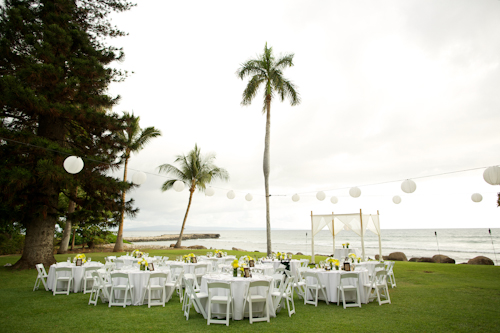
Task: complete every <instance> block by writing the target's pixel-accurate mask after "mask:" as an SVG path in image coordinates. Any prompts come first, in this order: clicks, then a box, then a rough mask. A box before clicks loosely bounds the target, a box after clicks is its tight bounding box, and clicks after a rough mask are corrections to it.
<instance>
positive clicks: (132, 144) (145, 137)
mask: <svg viewBox="0 0 500 333" xmlns="http://www.w3.org/2000/svg"><path fill="white" fill-rule="evenodd" d="M122 119H123V121H125V122H126V123H127V128H126V130H125V131H123V132H121V133H120V134H119V135H120V136H121V138H122V139H123V141H124V142H126V143H125V147H126V148H125V153H124V154H123V156H122V159H124V160H125V168H124V170H123V181H124V182H126V181H127V167H128V160H129V159H130V154H131V153H137V152H138V151H140V150H142V149H144V146H146V144H148V143H149V142H150V141H151V139H153V138H156V137H158V136H161V132H160V130H158V129H156V128H154V127H153V126H151V127H147V128H145V129H141V128H140V127H139V120H140V117H136V116H134V113H128V112H124V113H123V118H122ZM124 216H125V191H123V192H122V211H121V216H120V225H119V227H118V234H117V236H116V243H115V247H114V249H113V252H122V251H123V218H124Z"/></svg>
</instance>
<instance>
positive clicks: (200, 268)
mask: <svg viewBox="0 0 500 333" xmlns="http://www.w3.org/2000/svg"><path fill="white" fill-rule="evenodd" d="M207 268H208V264H197V265H196V266H194V273H195V274H196V275H199V274H205V273H206V272H207Z"/></svg>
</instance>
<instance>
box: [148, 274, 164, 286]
mask: <svg viewBox="0 0 500 333" xmlns="http://www.w3.org/2000/svg"><path fill="white" fill-rule="evenodd" d="M153 279H159V281H158V285H160V286H164V285H166V284H167V280H168V273H167V272H155V273H151V274H149V280H148V285H149V286H151V284H152V280H153Z"/></svg>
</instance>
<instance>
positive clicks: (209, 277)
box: [200, 274, 276, 320]
mask: <svg viewBox="0 0 500 333" xmlns="http://www.w3.org/2000/svg"><path fill="white" fill-rule="evenodd" d="M262 280H266V281H272V278H271V277H269V276H263V275H257V274H254V275H253V277H251V278H243V277H233V276H232V275H229V274H206V275H205V276H203V277H202V278H201V286H200V289H201V291H202V292H205V293H207V294H208V288H207V283H211V282H229V283H231V292H232V294H233V302H234V313H233V319H234V320H242V319H243V318H244V317H245V312H248V306H247V307H245V309H244V308H243V305H244V304H245V302H244V297H245V295H244V294H245V291H246V290H247V288H248V285H249V284H250V282H251V281H262ZM253 290H254V291H255V288H254V289H253ZM220 292H224V291H223V290H220ZM257 293H258V294H259V295H264V294H265V291H264V288H263V287H259V288H257ZM220 295H222V294H220ZM224 295H227V294H224ZM201 302H202V305H203V306H204V307H205V310H206V312H207V313H208V299H207V298H204V299H201ZM267 304H268V306H269V315H270V316H271V317H276V314H275V313H274V311H273V310H272V309H273V306H272V304H273V303H272V298H271V294H270V292H269V293H268V299H267ZM254 306H255V307H254V311H255V312H258V311H262V304H254ZM212 307H213V308H212V309H213V312H224V313H225V311H226V309H225V305H219V304H214V305H212Z"/></svg>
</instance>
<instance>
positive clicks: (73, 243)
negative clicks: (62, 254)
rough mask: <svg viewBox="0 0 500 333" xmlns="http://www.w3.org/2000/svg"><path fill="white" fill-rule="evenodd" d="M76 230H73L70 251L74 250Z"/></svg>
mask: <svg viewBox="0 0 500 333" xmlns="http://www.w3.org/2000/svg"><path fill="white" fill-rule="evenodd" d="M75 239H76V229H73V240H72V241H71V251H73V249H74V248H75Z"/></svg>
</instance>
